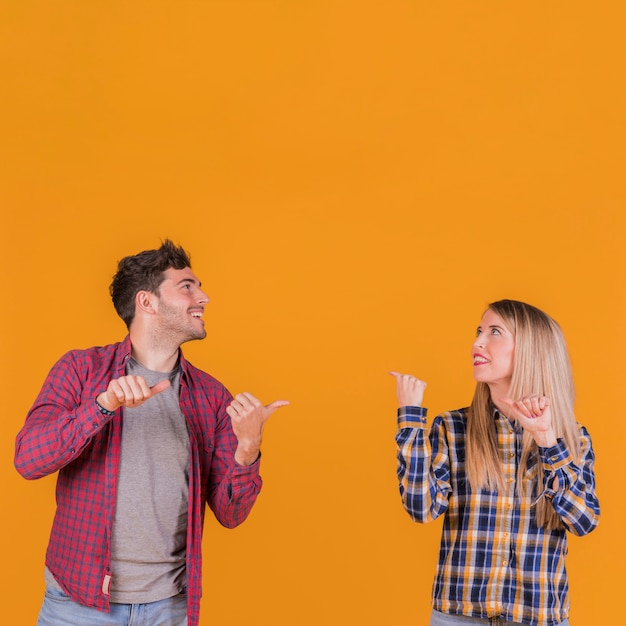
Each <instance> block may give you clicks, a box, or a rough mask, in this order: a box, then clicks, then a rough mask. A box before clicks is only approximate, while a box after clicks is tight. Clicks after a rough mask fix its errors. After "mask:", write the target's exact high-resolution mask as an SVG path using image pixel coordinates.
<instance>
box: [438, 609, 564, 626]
mask: <svg viewBox="0 0 626 626" xmlns="http://www.w3.org/2000/svg"><path fill="white" fill-rule="evenodd" d="M479 624H489V626H505V625H506V624H509V625H510V626H524V624H521V623H520V622H509V621H507V620H505V619H504V618H502V617H488V618H481V617H467V616H466V615H448V614H447V613H440V612H439V611H435V610H434V609H433V612H432V614H431V616H430V626H474V625H476V626H478V625H479ZM559 626H569V622H568V621H567V620H565V621H564V622H561V623H560V624H559Z"/></svg>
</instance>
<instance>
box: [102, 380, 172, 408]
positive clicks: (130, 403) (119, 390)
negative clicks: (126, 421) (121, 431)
mask: <svg viewBox="0 0 626 626" xmlns="http://www.w3.org/2000/svg"><path fill="white" fill-rule="evenodd" d="M169 386H170V381H169V380H161V381H159V382H158V383H157V384H156V385H154V387H148V383H146V380H145V378H144V377H143V376H121V377H120V378H116V379H114V380H112V381H111V382H110V383H109V386H108V387H107V390H106V391H103V392H102V393H101V394H100V395H99V396H98V397H97V398H96V402H97V403H98V404H99V405H100V406H101V407H103V408H105V409H106V410H107V411H115V410H116V409H119V408H120V407H121V406H125V407H127V408H135V407H138V406H140V405H142V404H143V403H144V402H145V401H146V400H149V399H150V398H152V396H155V395H156V394H157V393H161V391H163V390H164V389H167V388H168V387H169Z"/></svg>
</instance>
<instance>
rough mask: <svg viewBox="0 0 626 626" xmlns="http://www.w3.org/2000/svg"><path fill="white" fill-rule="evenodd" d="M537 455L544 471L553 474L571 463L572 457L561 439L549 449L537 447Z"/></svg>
mask: <svg viewBox="0 0 626 626" xmlns="http://www.w3.org/2000/svg"><path fill="white" fill-rule="evenodd" d="M539 455H540V456H541V463H542V464H543V468H544V470H547V471H548V472H553V471H555V470H557V469H559V468H561V467H563V466H564V465H568V464H569V463H571V462H572V455H571V454H570V453H569V450H568V449H567V446H566V444H565V441H564V440H563V439H559V440H558V441H557V443H556V444H555V445H553V446H550V447H549V448H542V447H539Z"/></svg>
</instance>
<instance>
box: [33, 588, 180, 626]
mask: <svg viewBox="0 0 626 626" xmlns="http://www.w3.org/2000/svg"><path fill="white" fill-rule="evenodd" d="M87 625H88V626H187V596H186V595H184V594H180V595H177V596H173V597H171V598H166V599H165V600H159V601H158V602H148V603H147V604H116V603H113V602H112V603H111V612H110V613H103V612H102V611H98V610H97V609H93V608H91V607H88V606H82V605H81V604H77V603H76V602H73V601H72V600H70V598H69V597H68V596H67V595H66V594H65V593H64V592H63V591H58V590H56V589H51V588H50V587H48V588H47V589H46V594H45V596H44V599H43V605H42V607H41V611H40V613H39V619H38V620H37V626H87Z"/></svg>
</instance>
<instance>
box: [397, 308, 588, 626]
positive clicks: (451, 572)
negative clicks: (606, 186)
mask: <svg viewBox="0 0 626 626" xmlns="http://www.w3.org/2000/svg"><path fill="white" fill-rule="evenodd" d="M472 358H473V364H474V378H475V379H476V383H477V384H476V391H475V393H474V398H473V400H472V405H471V406H470V407H469V408H466V409H460V410H457V411H450V412H449V413H444V414H442V415H439V416H438V417H436V418H435V419H434V420H433V423H432V426H431V428H430V432H429V433H428V432H427V429H426V409H425V408H422V399H423V395H424V389H425V387H426V383H425V382H423V381H421V380H419V379H417V378H415V377H413V376H409V375H403V374H398V373H397V372H391V374H392V375H393V376H395V378H396V391H397V396H398V402H399V406H400V408H399V410H398V431H397V436H396V442H397V446H398V478H399V481H400V494H401V496H402V503H403V505H404V507H405V509H406V510H407V512H408V513H409V515H410V516H411V517H412V518H413V520H415V521H416V522H429V521H431V520H433V519H436V518H437V517H439V516H440V515H444V516H445V517H444V524H443V532H442V537H441V548H440V552H439V563H438V567H437V573H436V576H435V582H434V585H433V612H432V616H431V621H430V624H431V626H448V625H450V626H453V625H466V624H526V625H529V626H556V625H559V626H567V625H568V621H567V617H568V613H569V594H568V583H567V574H566V571H565V555H566V554H567V546H566V541H567V539H566V534H567V532H570V533H573V534H575V535H585V534H587V533H589V532H591V531H592V530H593V529H594V528H595V526H596V525H597V523H598V517H599V514H600V509H599V504H598V499H597V498H596V494H595V478H594V472H593V462H594V454H593V449H592V447H591V439H590V437H589V433H588V432H587V430H586V429H585V428H584V427H583V426H581V425H579V424H577V422H576V418H575V416H574V386H573V382H572V375H571V370H570V364H569V358H568V355H567V349H566V346H565V341H564V338H563V334H562V332H561V329H560V328H559V326H558V325H557V323H556V322H555V321H554V320H553V319H551V318H550V317H549V316H547V315H546V314H545V313H543V312H542V311H540V310H539V309H537V308H535V307H533V306H530V305H528V304H524V303H522V302H516V301H514V300H501V301H499V302H494V303H493V304H490V305H489V308H488V309H487V311H486V312H485V314H484V315H483V317H482V320H481V323H480V326H479V327H478V331H477V335H476V340H475V341H474V344H473V349H472Z"/></svg>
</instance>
